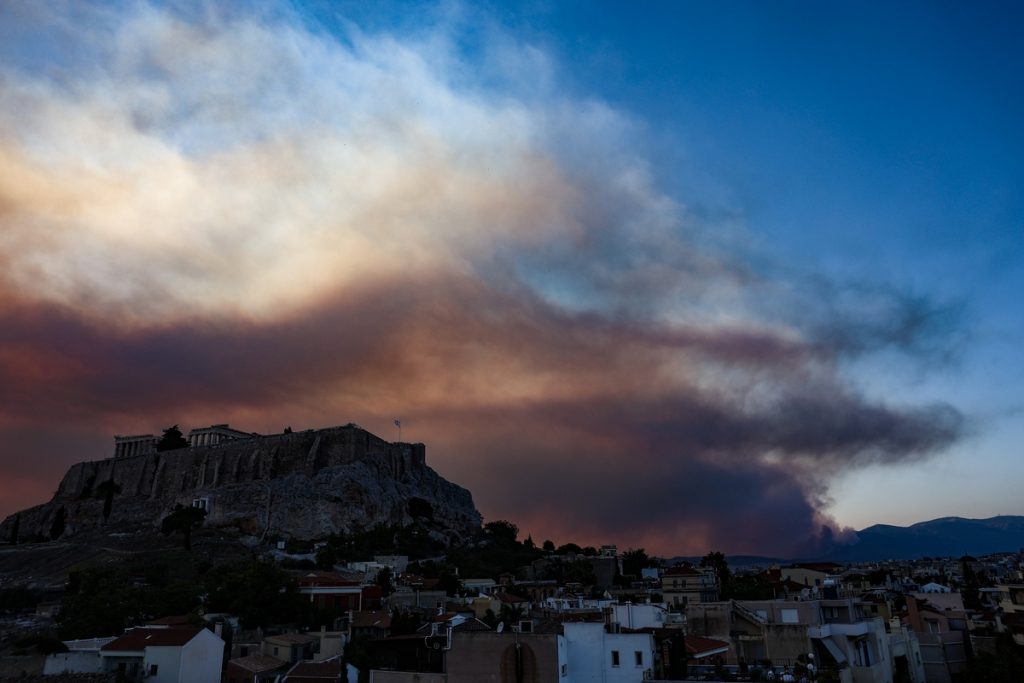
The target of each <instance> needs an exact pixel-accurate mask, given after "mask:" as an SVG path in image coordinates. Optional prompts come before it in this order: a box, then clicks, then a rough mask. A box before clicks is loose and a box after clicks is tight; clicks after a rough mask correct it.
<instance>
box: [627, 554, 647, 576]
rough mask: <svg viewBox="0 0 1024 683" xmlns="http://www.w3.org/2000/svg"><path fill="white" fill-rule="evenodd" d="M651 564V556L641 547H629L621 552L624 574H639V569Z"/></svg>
mask: <svg viewBox="0 0 1024 683" xmlns="http://www.w3.org/2000/svg"><path fill="white" fill-rule="evenodd" d="M650 566H651V558H650V557H648V556H647V551H645V550H644V549H643V548H630V549H629V550H627V551H626V552H624V553H622V573H623V574H625V575H626V576H640V573H641V570H642V569H644V568H645V567H650Z"/></svg>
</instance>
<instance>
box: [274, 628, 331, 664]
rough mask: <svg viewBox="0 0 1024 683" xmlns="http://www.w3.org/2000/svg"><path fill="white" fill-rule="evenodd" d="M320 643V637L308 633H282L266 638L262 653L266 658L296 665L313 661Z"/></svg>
mask: <svg viewBox="0 0 1024 683" xmlns="http://www.w3.org/2000/svg"><path fill="white" fill-rule="evenodd" d="M319 642H320V639H319V638H318V637H316V636H312V635H309V634H308V633H281V634H279V635H276V636H267V637H265V638H264V639H263V644H262V645H261V647H260V651H261V652H262V653H263V655H264V656H267V657H274V658H275V659H280V660H281V661H283V662H290V663H292V664H294V663H295V662H301V661H304V660H307V659H313V655H314V654H315V653H316V647H317V645H318V644H319Z"/></svg>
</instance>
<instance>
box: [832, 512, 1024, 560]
mask: <svg viewBox="0 0 1024 683" xmlns="http://www.w3.org/2000/svg"><path fill="white" fill-rule="evenodd" d="M1021 548H1024V517H1021V516H1014V515H1002V516H999V517H991V518H989V519H965V518H963V517H942V518H940V519H933V520H931V521H929V522H918V523H917V524H912V525H910V526H907V527H902V526H892V525H889V524H876V525H874V526H869V527H868V528H866V529H863V530H861V531H858V532H857V541H856V542H855V543H853V544H851V545H845V546H838V547H836V548H835V549H834V550H833V551H832V552H830V553H829V554H828V555H827V556H825V557H824V558H822V559H826V560H831V561H833V562H871V561H876V560H887V559H900V560H913V559H918V558H922V557H960V556H961V555H975V556H977V555H987V554H989V553H998V552H1009V551H1013V552H1016V551H1018V550H1020V549H1021Z"/></svg>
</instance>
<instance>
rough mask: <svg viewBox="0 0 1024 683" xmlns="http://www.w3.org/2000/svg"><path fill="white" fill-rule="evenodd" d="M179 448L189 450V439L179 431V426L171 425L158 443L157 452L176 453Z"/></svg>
mask: <svg viewBox="0 0 1024 683" xmlns="http://www.w3.org/2000/svg"><path fill="white" fill-rule="evenodd" d="M179 448H188V439H186V438H185V437H184V435H183V434H182V433H181V430H180V429H178V425H171V426H170V427H168V428H167V429H165V430H164V434H163V436H161V437H160V440H159V441H157V442H156V450H157V452H159V453H162V452H163V451H174V450H177V449H179Z"/></svg>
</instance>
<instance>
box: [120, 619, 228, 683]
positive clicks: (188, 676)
mask: <svg viewBox="0 0 1024 683" xmlns="http://www.w3.org/2000/svg"><path fill="white" fill-rule="evenodd" d="M100 657H101V659H102V660H103V671H112V672H119V673H123V675H124V676H125V678H127V679H128V680H135V679H138V678H142V677H145V679H146V681H147V683H192V682H194V681H219V680H220V675H221V668H222V664H223V658H224V641H223V640H221V639H220V637H218V636H216V635H214V633H213V632H212V631H209V630H207V629H205V628H152V627H150V628H136V629H132V630H130V631H126V632H125V634H124V635H123V636H121V637H120V638H116V639H115V640H112V641H111V642H109V643H107V644H106V645H104V646H103V647H102V648H100Z"/></svg>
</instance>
